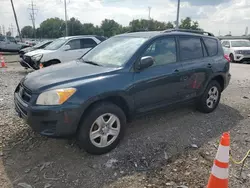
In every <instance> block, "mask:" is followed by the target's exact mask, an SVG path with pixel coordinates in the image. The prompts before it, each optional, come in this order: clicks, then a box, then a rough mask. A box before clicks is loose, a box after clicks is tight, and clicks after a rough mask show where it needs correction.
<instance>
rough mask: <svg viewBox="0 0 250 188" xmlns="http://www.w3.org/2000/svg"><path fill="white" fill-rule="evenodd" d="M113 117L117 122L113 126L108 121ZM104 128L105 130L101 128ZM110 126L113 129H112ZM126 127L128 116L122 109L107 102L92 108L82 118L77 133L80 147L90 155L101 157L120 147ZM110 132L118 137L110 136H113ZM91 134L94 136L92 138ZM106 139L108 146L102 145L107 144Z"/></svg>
mask: <svg viewBox="0 0 250 188" xmlns="http://www.w3.org/2000/svg"><path fill="white" fill-rule="evenodd" d="M111 115H112V117H113V121H114V120H115V122H114V123H113V124H109V123H108V121H109V120H111V119H110V117H111ZM116 118H117V119H116ZM101 120H103V121H101ZM96 121H97V122H96ZM104 122H105V123H104ZM98 124H99V125H98ZM102 126H103V127H104V128H101V127H102ZM110 126H111V127H112V128H110ZM125 126H126V116H125V114H124V112H123V110H122V109H121V108H119V107H118V106H117V105H115V104H112V103H107V102H104V103H99V104H96V105H94V106H93V108H91V110H90V111H89V113H87V114H86V116H84V117H83V118H82V121H81V123H80V127H79V129H78V132H77V142H78V145H79V146H80V148H82V149H84V150H85V151H86V152H88V153H90V154H95V155H101V154H104V153H107V152H109V151H111V150H112V149H114V148H115V147H116V146H117V145H118V143H119V142H120V140H121V138H122V137H123V136H124V132H125ZM114 130H115V132H114ZM110 131H112V134H114V133H115V134H116V135H117V136H113V135H109V134H111V133H110ZM91 133H92V135H93V136H91ZM93 133H95V134H93ZM115 134H114V135H115ZM94 137H96V138H94ZM105 138H107V144H106V145H105V144H102V143H105ZM102 140H103V142H102ZM108 142H110V143H108Z"/></svg>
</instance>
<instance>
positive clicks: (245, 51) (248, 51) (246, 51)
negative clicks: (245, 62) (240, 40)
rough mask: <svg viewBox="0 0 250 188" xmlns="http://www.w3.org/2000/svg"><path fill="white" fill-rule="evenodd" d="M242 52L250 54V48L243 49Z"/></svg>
mask: <svg viewBox="0 0 250 188" xmlns="http://www.w3.org/2000/svg"><path fill="white" fill-rule="evenodd" d="M242 54H250V50H243V51H242Z"/></svg>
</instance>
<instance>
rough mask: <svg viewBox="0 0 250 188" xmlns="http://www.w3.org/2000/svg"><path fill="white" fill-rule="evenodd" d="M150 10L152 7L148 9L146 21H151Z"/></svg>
mask: <svg viewBox="0 0 250 188" xmlns="http://www.w3.org/2000/svg"><path fill="white" fill-rule="evenodd" d="M151 9H152V7H148V19H149V20H151V16H150V15H151Z"/></svg>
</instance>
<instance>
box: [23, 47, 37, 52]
mask: <svg viewBox="0 0 250 188" xmlns="http://www.w3.org/2000/svg"><path fill="white" fill-rule="evenodd" d="M33 50H35V48H34V47H27V48H23V49H21V50H20V51H21V52H24V53H27V52H30V51H33Z"/></svg>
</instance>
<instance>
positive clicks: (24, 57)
mask: <svg viewBox="0 0 250 188" xmlns="http://www.w3.org/2000/svg"><path fill="white" fill-rule="evenodd" d="M23 60H24V61H25V62H26V63H29V64H30V63H31V61H32V60H31V57H29V56H25V55H24V56H23Z"/></svg>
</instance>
